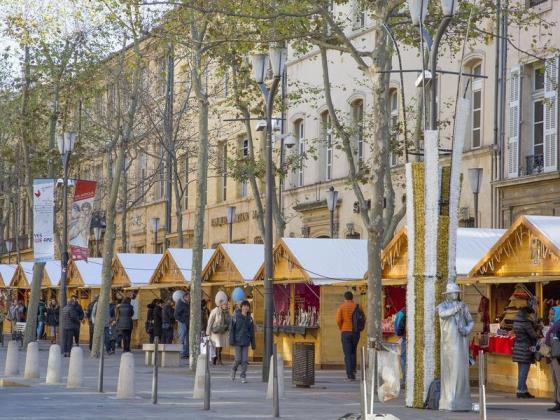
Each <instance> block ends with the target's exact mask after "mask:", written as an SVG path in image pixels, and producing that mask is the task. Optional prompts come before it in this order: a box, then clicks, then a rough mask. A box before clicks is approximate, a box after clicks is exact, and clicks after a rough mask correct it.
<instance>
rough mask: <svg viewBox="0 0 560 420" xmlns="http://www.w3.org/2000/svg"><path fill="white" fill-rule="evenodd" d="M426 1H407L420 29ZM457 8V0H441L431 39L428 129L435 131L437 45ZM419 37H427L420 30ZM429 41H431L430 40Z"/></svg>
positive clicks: (426, 4) (413, 19) (424, 14)
mask: <svg viewBox="0 0 560 420" xmlns="http://www.w3.org/2000/svg"><path fill="white" fill-rule="evenodd" d="M428 1H429V0H407V3H408V9H409V11H410V17H411V20H412V23H413V24H414V25H418V26H420V28H422V26H423V24H424V19H425V18H426V15H427V14H428ZM458 6H459V0H441V9H442V12H443V19H442V20H441V22H440V24H439V27H438V30H437V32H436V36H435V38H434V39H433V42H432V46H431V49H430V60H429V65H430V80H431V82H430V83H431V84H430V88H431V89H430V90H431V98H430V120H429V126H428V127H429V129H430V130H436V129H437V110H436V108H437V101H436V99H437V57H438V51H439V43H440V41H441V38H442V37H443V34H444V33H445V30H446V29H447V27H448V26H449V24H450V23H451V19H453V16H455V14H456V13H457V10H458ZM421 32H422V34H421V36H428V35H427V32H425V31H423V30H421ZM430 41H431V40H430ZM425 77H426V75H425V74H424V75H422V78H425Z"/></svg>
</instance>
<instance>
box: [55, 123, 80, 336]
mask: <svg viewBox="0 0 560 420" xmlns="http://www.w3.org/2000/svg"><path fill="white" fill-rule="evenodd" d="M75 144H76V133H68V132H65V133H63V134H62V135H61V136H59V137H58V151H59V152H60V157H61V159H62V169H63V177H62V250H61V253H60V254H61V255H60V259H61V264H60V265H61V275H60V298H59V301H60V312H59V319H60V321H59V323H60V334H59V335H58V336H59V337H60V345H61V347H62V345H63V343H64V317H63V316H62V311H63V310H64V307H65V306H66V287H67V280H68V259H69V256H68V166H69V164H70V155H71V154H72V150H74V145H75Z"/></svg>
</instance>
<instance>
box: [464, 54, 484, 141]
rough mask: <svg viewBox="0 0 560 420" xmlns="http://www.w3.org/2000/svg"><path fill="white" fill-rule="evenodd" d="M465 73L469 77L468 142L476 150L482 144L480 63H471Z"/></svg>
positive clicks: (477, 61)
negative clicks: (469, 113) (469, 75)
mask: <svg viewBox="0 0 560 420" xmlns="http://www.w3.org/2000/svg"><path fill="white" fill-rule="evenodd" d="M467 71H468V72H469V73H471V74H473V75H474V76H471V77H472V78H471V84H472V87H471V115H470V116H471V123H470V140H471V149H478V148H479V147H480V146H482V143H483V138H482V135H483V124H482V123H483V106H482V105H483V83H482V82H483V80H482V78H481V77H480V76H481V75H482V61H480V60H476V61H475V62H473V63H471V64H470V66H469V68H468V69H467Z"/></svg>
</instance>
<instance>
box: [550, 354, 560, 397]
mask: <svg viewBox="0 0 560 420" xmlns="http://www.w3.org/2000/svg"><path fill="white" fill-rule="evenodd" d="M550 367H551V368H552V381H553V383H554V394H553V395H554V402H555V403H556V404H560V362H559V361H558V359H552V361H551V362H550Z"/></svg>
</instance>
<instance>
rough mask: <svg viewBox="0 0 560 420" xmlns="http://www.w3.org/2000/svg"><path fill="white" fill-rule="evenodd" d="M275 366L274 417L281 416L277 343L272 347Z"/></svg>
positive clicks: (273, 368) (273, 372)
mask: <svg viewBox="0 0 560 420" xmlns="http://www.w3.org/2000/svg"><path fill="white" fill-rule="evenodd" d="M272 355H273V361H274V362H273V367H272V409H273V411H274V417H275V418H277V417H280V401H279V400H278V352H277V350H276V343H275V344H274V346H273V347H272Z"/></svg>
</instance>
